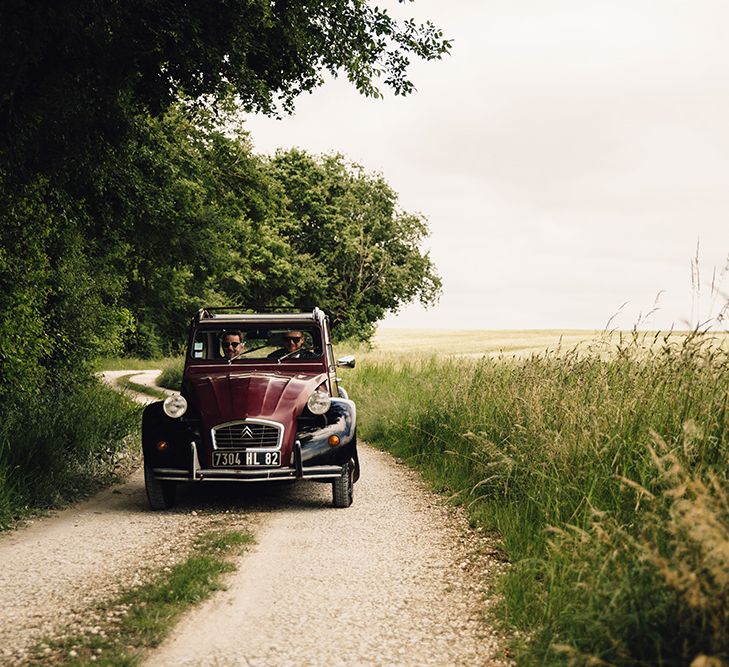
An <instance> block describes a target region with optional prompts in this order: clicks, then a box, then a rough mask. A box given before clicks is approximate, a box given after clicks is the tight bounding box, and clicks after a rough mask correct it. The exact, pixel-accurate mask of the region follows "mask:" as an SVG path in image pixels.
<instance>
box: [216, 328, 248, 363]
mask: <svg viewBox="0 0 729 667" xmlns="http://www.w3.org/2000/svg"><path fill="white" fill-rule="evenodd" d="M221 345H222V346H223V356H224V357H225V358H226V359H227V360H228V361H232V360H233V359H235V358H236V357H238V356H239V355H240V354H242V353H243V348H244V343H243V334H242V333H241V332H240V331H226V332H225V334H223V340H222V341H221Z"/></svg>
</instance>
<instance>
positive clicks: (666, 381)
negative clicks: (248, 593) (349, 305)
mask: <svg viewBox="0 0 729 667" xmlns="http://www.w3.org/2000/svg"><path fill="white" fill-rule="evenodd" d="M591 337H592V342H590V341H591ZM559 340H560V333H559V332H551V331H550V332H412V331H410V332H408V331H394V330H391V331H383V332H380V334H379V335H378V337H377V338H376V339H375V347H374V349H372V350H369V351H368V350H358V351H356V352H355V353H356V355H357V358H358V364H357V368H356V369H354V370H346V369H341V370H340V375H341V376H342V377H343V379H344V382H345V384H346V386H347V388H348V390H349V391H350V394H351V396H352V397H353V398H354V399H355V400H356V401H357V405H358V415H359V427H360V435H362V436H363V437H364V438H365V439H366V440H368V441H369V442H370V443H372V444H375V445H377V446H379V447H382V448H383V449H386V450H389V451H391V452H392V453H394V454H395V455H397V456H399V457H401V458H402V459H404V460H405V461H407V462H408V463H410V464H411V465H413V466H414V467H417V468H418V469H420V470H421V471H422V472H423V474H424V475H425V476H426V478H428V479H430V480H431V481H432V483H433V484H434V485H435V486H436V488H438V489H440V490H442V491H443V492H444V493H447V494H448V495H449V496H453V497H454V499H455V500H457V501H458V502H462V503H463V504H464V505H466V506H467V507H468V509H469V512H470V514H471V517H472V520H473V522H474V523H476V524H478V525H480V526H482V527H484V528H485V529H487V530H491V531H495V532H497V533H498V534H499V535H500V536H501V539H502V544H503V551H504V556H505V558H507V559H508V560H509V561H510V562H511V564H512V565H511V568H510V570H509V573H508V574H507V575H506V577H505V578H504V580H503V581H502V582H501V585H500V586H501V591H502V593H503V600H504V601H503V604H502V606H501V609H500V618H501V620H502V622H503V623H504V624H505V625H506V626H507V627H509V628H511V629H512V630H515V631H517V632H515V636H516V637H519V638H520V640H519V641H518V642H515V651H516V655H517V656H518V661H519V663H520V664H524V665H545V664H584V665H602V664H615V665H636V664H642V665H687V664H692V663H693V661H695V660H696V661H697V662H695V663H694V664H696V665H700V664H703V665H710V664H711V665H720V664H725V663H726V662H727V661H729V474H728V466H727V460H728V458H729V445H728V444H727V440H728V439H729V413H728V411H727V408H728V407H729V356H728V355H727V352H726V349H725V342H726V339H725V338H722V337H718V336H709V335H691V334H687V333H682V334H673V335H671V336H667V335H656V334H655V333H649V334H636V335H633V334H630V333H629V334H622V335H621V334H618V333H616V334H613V335H611V336H610V337H608V338H607V340H606V339H605V337H602V336H600V335H593V334H592V333H591V332H567V334H565V335H563V336H562V345H561V346H560V345H559ZM568 340H569V344H568V343H567V341H568ZM547 348H549V349H550V350H553V351H550V352H546V351H545V350H546V349H547ZM507 350H508V351H509V352H512V354H508V353H507ZM530 350H533V351H534V352H535V354H530ZM348 351H351V350H349V349H347V346H346V345H343V346H341V347H340V350H339V352H340V353H342V354H343V353H346V352H348ZM500 351H503V354H501V353H500ZM513 352H516V354H513ZM476 355H478V356H479V357H480V358H475V357H476Z"/></svg>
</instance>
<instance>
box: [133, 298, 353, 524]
mask: <svg viewBox="0 0 729 667" xmlns="http://www.w3.org/2000/svg"><path fill="white" fill-rule="evenodd" d="M230 310H231V309H214V308H205V309H202V310H200V311H199V312H198V313H197V315H196V316H195V317H194V318H193V320H192V323H191V325H190V335H189V339H188V347H187V355H186V358H185V371H184V376H183V382H182V391H181V393H180V394H176V395H174V396H170V397H169V398H167V399H166V400H165V401H160V402H157V403H152V404H151V405H149V406H147V408H146V409H145V411H144V416H143V419H142V447H143V451H144V479H145V485H146V488H147V498H148V499H149V504H150V506H151V507H152V509H155V510H158V509H167V508H169V507H171V506H172V505H173V504H174V501H175V490H176V485H177V484H178V483H179V482H219V481H235V482H269V481H281V480H291V481H295V480H302V479H304V480H313V481H317V482H327V483H330V484H331V485H332V498H333V502H334V506H335V507H348V506H349V505H351V504H352V489H353V485H354V482H356V481H357V479H358V478H359V460H358V458H357V435H356V423H357V422H356V410H355V405H354V403H353V402H352V401H350V400H349V399H348V398H347V394H346V392H345V391H344V388H343V387H341V386H340V384H339V380H338V378H337V376H336V366H348V367H353V366H354V358H353V357H345V358H343V359H339V360H337V361H336V362H335V360H334V355H333V350H332V341H331V336H330V332H329V320H328V318H327V316H326V315H325V314H324V313H323V312H322V311H321V310H320V309H318V308H314V310H313V311H310V312H305V313H257V314H244V313H240V312H238V313H232V312H229V311H230ZM224 311H225V312H224Z"/></svg>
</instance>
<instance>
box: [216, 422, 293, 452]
mask: <svg viewBox="0 0 729 667" xmlns="http://www.w3.org/2000/svg"><path fill="white" fill-rule="evenodd" d="M282 433H283V427H282V426H280V425H276V424H258V423H255V422H235V423H233V424H223V425H222V426H218V427H217V428H214V429H213V442H214V443H215V446H216V447H217V448H218V449H243V448H247V447H253V448H255V447H278V446H279V445H280V440H281V435H282Z"/></svg>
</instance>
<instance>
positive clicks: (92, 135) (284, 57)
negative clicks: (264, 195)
mask: <svg viewBox="0 0 729 667" xmlns="http://www.w3.org/2000/svg"><path fill="white" fill-rule="evenodd" d="M0 15H1V16H2V21H0V44H2V45H3V48H2V49H1V50H0V158H2V159H5V160H9V161H12V162H13V163H15V165H16V167H15V173H16V174H17V175H18V176H27V174H28V172H30V173H32V172H34V171H42V172H44V173H47V172H48V171H49V170H50V171H56V172H58V171H62V170H63V169H64V167H65V166H66V165H68V164H70V162H69V158H72V159H73V163H74V164H76V165H77V167H78V166H81V165H82V164H83V161H84V160H85V159H91V160H92V161H96V160H97V159H98V151H99V149H103V146H104V145H105V143H109V142H111V143H116V142H118V141H119V140H120V139H123V138H124V137H125V136H126V134H127V133H128V132H130V131H131V127H130V123H129V120H130V117H132V116H133V115H134V114H137V113H140V112H149V113H151V114H152V115H158V114H160V113H162V112H164V111H165V110H166V109H168V108H169V107H170V106H171V105H172V104H174V103H175V102H176V101H177V100H178V99H179V98H180V96H183V97H186V98H187V99H192V100H199V99H201V98H208V99H209V100H210V101H215V102H220V101H221V100H223V99H226V98H234V99H235V101H236V102H237V104H238V105H240V106H242V107H243V108H245V109H249V110H260V111H264V112H267V113H273V112H275V111H276V109H277V108H279V107H281V106H282V107H283V108H284V109H290V108H291V107H292V105H293V100H294V98H295V97H296V96H297V95H298V94H300V93H301V92H303V91H310V90H312V89H313V88H315V87H316V86H318V85H320V84H321V83H322V80H323V78H322V73H323V72H330V73H332V74H334V75H337V74H340V73H343V74H344V75H345V76H347V77H348V79H349V80H350V81H352V83H353V84H354V85H355V86H356V87H357V89H358V90H359V91H360V92H362V93H364V94H365V95H372V96H378V95H380V94H381V91H380V87H381V86H383V85H384V86H387V87H389V88H390V89H392V90H393V91H394V92H395V94H407V93H409V92H411V91H412V90H413V84H412V82H411V81H410V80H409V78H408V66H409V64H410V58H411V57H413V56H415V57H418V58H424V59H433V58H440V57H441V56H442V55H443V54H444V53H446V52H447V51H448V49H449V46H450V44H449V42H448V40H446V39H444V38H443V35H442V33H441V31H440V30H439V29H437V28H436V27H435V26H433V25H432V24H431V23H429V22H426V23H423V24H418V23H416V22H415V21H413V20H407V21H404V22H398V21H396V20H395V19H393V18H392V17H391V16H390V15H389V14H388V13H387V11H385V10H382V9H379V8H377V7H375V6H373V5H371V4H370V3H369V2H367V1H366V0H316V2H313V1H311V0H282V1H279V2H270V1H269V0H207V1H206V2H187V3H184V2H176V1H172V0H153V1H152V0H123V1H121V0H110V1H108V2H87V1H85V0H69V1H68V2H64V3H62V4H57V3H49V2H34V1H32V0H2V2H0ZM79 160H81V161H82V162H79Z"/></svg>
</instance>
